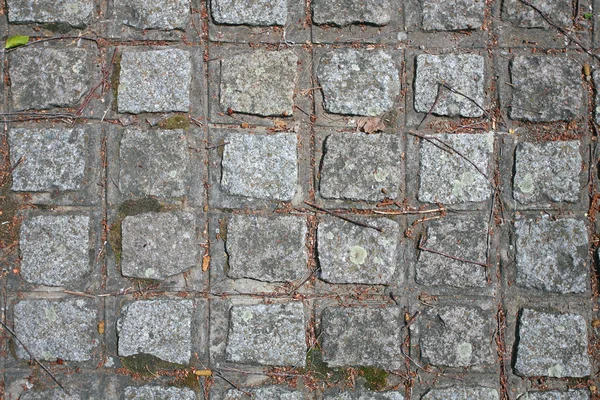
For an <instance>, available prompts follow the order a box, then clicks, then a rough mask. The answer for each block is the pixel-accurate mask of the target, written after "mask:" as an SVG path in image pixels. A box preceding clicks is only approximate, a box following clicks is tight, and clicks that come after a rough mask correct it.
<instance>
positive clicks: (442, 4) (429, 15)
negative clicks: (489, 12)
mask: <svg viewBox="0 0 600 400" xmlns="http://www.w3.org/2000/svg"><path fill="white" fill-rule="evenodd" d="M484 11H485V2H484V1H482V0H455V1H444V0H441V1H440V0H424V2H423V29H424V30H426V31H458V30H466V29H479V28H481V26H482V25H483V17H484Z"/></svg>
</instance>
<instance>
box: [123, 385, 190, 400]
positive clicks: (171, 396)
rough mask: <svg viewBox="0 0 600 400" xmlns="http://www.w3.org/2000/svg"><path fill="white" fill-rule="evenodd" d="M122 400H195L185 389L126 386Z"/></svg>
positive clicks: (188, 390)
mask: <svg viewBox="0 0 600 400" xmlns="http://www.w3.org/2000/svg"><path fill="white" fill-rule="evenodd" d="M123 400H196V394H195V393H194V392H193V391H192V390H191V389H188V388H185V387H184V388H178V387H161V386H139V387H135V386H128V387H126V388H125V392H124V396H123Z"/></svg>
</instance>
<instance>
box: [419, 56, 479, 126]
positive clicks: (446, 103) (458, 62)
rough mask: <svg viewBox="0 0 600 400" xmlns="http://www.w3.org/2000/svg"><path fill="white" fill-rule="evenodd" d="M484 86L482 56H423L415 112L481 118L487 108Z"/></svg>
mask: <svg viewBox="0 0 600 400" xmlns="http://www.w3.org/2000/svg"><path fill="white" fill-rule="evenodd" d="M484 84H485V80H484V59H483V57H482V56H480V55H477V54H442V55H433V54H420V55H418V56H417V67H416V78H415V110H416V111H418V112H422V113H428V112H430V111H431V112H432V113H434V114H438V115H447V116H450V117H455V116H462V117H481V116H483V114H484V113H483V110H482V108H485V106H484V99H485V97H484ZM443 85H447V87H445V86H443ZM448 87H449V88H451V89H452V90H451V89H449V88H448ZM436 98H437V103H436ZM434 105H435V107H434Z"/></svg>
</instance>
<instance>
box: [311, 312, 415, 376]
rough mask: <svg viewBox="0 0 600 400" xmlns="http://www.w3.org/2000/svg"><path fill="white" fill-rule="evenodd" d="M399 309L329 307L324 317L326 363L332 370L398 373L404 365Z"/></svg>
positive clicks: (322, 320)
mask: <svg viewBox="0 0 600 400" xmlns="http://www.w3.org/2000/svg"><path fill="white" fill-rule="evenodd" d="M401 326H402V312H401V310H400V308H397V307H394V308H391V307H390V308H351V307H328V308H326V309H325V310H323V313H322V315H321V340H322V346H323V361H325V362H326V363H327V364H328V365H329V366H330V367H345V366H374V367H379V368H385V369H388V370H389V369H397V368H399V367H400V365H401V364H402V363H403V362H404V356H403V355H402V353H401V346H402V331H401V330H400V327H401Z"/></svg>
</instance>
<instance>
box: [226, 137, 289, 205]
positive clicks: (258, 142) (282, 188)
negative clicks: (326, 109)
mask: <svg viewBox="0 0 600 400" xmlns="http://www.w3.org/2000/svg"><path fill="white" fill-rule="evenodd" d="M225 143H227V144H226V145H225V146H224V151H223V161H222V163H221V168H222V175H221V188H222V189H223V190H225V191H226V192H227V193H229V194H231V195H237V196H244V197H253V198H257V199H271V200H280V201H290V200H292V198H293V197H294V195H295V193H296V188H297V184H298V155H297V145H298V139H297V137H296V135H295V134H294V133H278V134H274V135H256V134H239V133H232V134H229V135H228V136H227V138H226V139H225Z"/></svg>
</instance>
